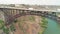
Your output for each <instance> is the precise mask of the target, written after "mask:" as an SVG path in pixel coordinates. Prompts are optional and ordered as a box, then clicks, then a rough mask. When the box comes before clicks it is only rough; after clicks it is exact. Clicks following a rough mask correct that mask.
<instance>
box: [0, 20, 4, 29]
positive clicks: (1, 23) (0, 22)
mask: <svg viewBox="0 0 60 34" xmlns="http://www.w3.org/2000/svg"><path fill="white" fill-rule="evenodd" d="M3 26H4V21H2V20H0V29H2V28H3Z"/></svg>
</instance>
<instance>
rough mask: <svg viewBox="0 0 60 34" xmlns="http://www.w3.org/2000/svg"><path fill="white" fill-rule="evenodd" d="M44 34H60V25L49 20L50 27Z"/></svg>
mask: <svg viewBox="0 0 60 34" xmlns="http://www.w3.org/2000/svg"><path fill="white" fill-rule="evenodd" d="M43 34H60V24H58V23H57V22H56V21H54V20H51V19H48V27H47V29H46V30H45V31H44V33H43Z"/></svg>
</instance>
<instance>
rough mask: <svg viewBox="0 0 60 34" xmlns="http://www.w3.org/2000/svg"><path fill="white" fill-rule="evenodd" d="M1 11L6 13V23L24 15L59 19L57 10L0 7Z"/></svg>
mask: <svg viewBox="0 0 60 34" xmlns="http://www.w3.org/2000/svg"><path fill="white" fill-rule="evenodd" d="M0 11H2V12H3V13H4V17H5V22H6V24H10V23H12V22H13V21H14V20H15V19H16V18H18V17H21V16H24V15H37V16H43V17H47V18H50V19H54V20H57V19H58V17H57V15H56V13H57V12H54V11H51V10H29V9H19V8H18V9H17V8H0Z"/></svg>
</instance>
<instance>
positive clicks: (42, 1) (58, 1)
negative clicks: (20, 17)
mask: <svg viewBox="0 0 60 34" xmlns="http://www.w3.org/2000/svg"><path fill="white" fill-rule="evenodd" d="M0 4H30V5H36V4H37V5H60V0H0Z"/></svg>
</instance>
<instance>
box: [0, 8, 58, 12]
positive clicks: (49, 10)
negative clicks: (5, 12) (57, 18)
mask: <svg viewBox="0 0 60 34" xmlns="http://www.w3.org/2000/svg"><path fill="white" fill-rule="evenodd" d="M1 8H3V9H4V8H5V9H19V10H29V11H48V12H57V11H56V10H51V9H27V8H16V7H0V9H1Z"/></svg>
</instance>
